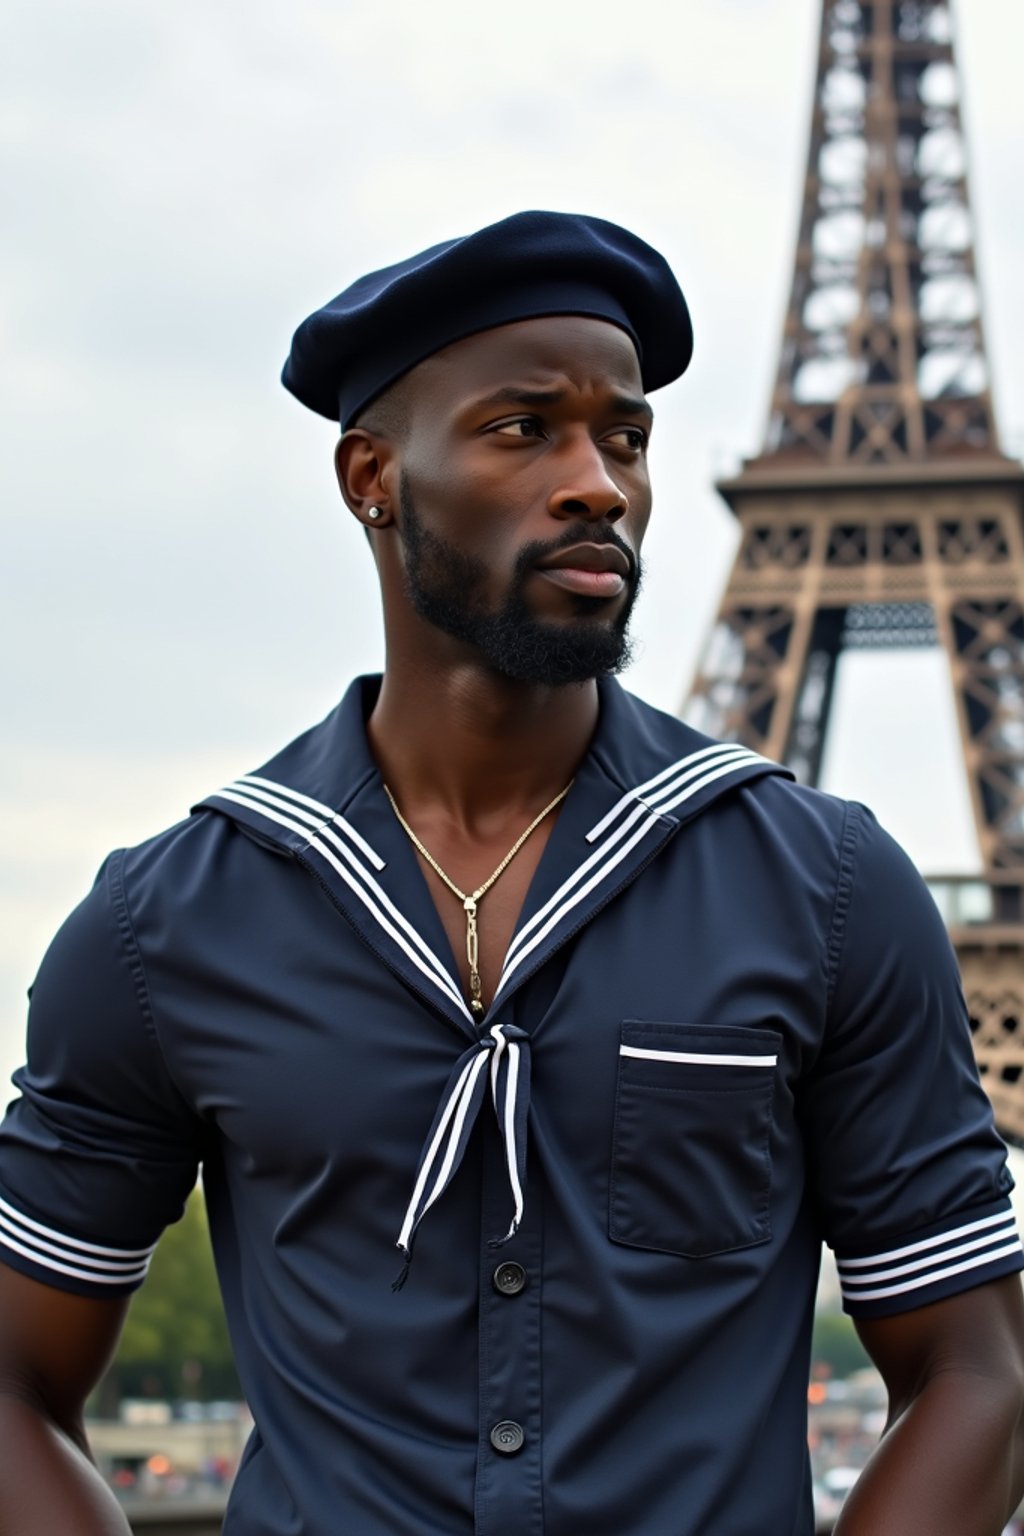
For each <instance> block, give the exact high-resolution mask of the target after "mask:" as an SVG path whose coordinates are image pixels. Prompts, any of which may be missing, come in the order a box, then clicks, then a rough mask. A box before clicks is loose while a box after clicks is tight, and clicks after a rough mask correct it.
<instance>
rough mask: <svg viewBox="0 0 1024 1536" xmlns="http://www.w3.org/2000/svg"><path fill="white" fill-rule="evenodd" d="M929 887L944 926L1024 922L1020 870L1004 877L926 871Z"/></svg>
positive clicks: (1023, 923) (1010, 925) (1023, 893)
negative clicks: (930, 873)
mask: <svg viewBox="0 0 1024 1536" xmlns="http://www.w3.org/2000/svg"><path fill="white" fill-rule="evenodd" d="M925 879H926V883H927V886H928V889H929V890H930V891H931V893H932V896H933V898H934V900H935V905H936V906H937V907H938V909H939V911H940V912H941V914H942V917H943V921H944V922H945V924H946V927H947V928H961V929H962V928H967V929H971V928H982V927H1004V926H1005V927H1014V926H1016V925H1017V924H1022V925H1024V885H1022V882H1021V874H1020V871H1014V872H1013V873H1011V874H1007V875H1006V876H1005V877H1002V878H1001V877H1000V876H999V875H995V876H994V877H991V878H990V877H987V876H986V877H981V876H978V875H927V876H926V877H925Z"/></svg>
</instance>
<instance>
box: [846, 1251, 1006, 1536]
mask: <svg viewBox="0 0 1024 1536" xmlns="http://www.w3.org/2000/svg"><path fill="white" fill-rule="evenodd" d="M857 1331H858V1332H859V1334H860V1336H861V1339H862V1340H863V1342H864V1345H865V1348H866V1349H867V1351H868V1353H869V1354H870V1356H871V1358H872V1359H873V1360H874V1362H875V1364H876V1365H877V1366H878V1369H879V1370H880V1371H881V1373H882V1376H883V1379H884V1381H885V1384H886V1387H887V1389H888V1392H889V1405H890V1406H889V1420H888V1423H887V1425H886V1429H885V1432H884V1434H883V1437H882V1440H881V1443H880V1444H879V1446H878V1448H877V1450H876V1451H875V1453H874V1455H873V1456H872V1457H871V1460H870V1461H869V1462H868V1465H867V1467H866V1469H865V1471H864V1473H863V1474H862V1476H861V1477H860V1479H859V1481H858V1483H857V1485H856V1487H855V1488H854V1490H853V1492H852V1493H851V1495H850V1497H849V1499H848V1500H847V1502H846V1504H845V1506H844V1508H843V1513H842V1515H841V1516H840V1519H839V1523H838V1525H837V1526H836V1536H1000V1533H1001V1532H1002V1530H1003V1528H1004V1526H1005V1524H1006V1522H1007V1521H1008V1520H1009V1518H1010V1517H1011V1515H1012V1514H1013V1512H1014V1510H1015V1509H1016V1508H1017V1504H1018V1502H1019V1500H1020V1498H1021V1496H1022V1493H1024V1303H1022V1300H1021V1287H1020V1282H1019V1280H1018V1279H1017V1277H1016V1276H1010V1277H1007V1278H1006V1279H1003V1280H995V1281H992V1282H991V1283H990V1284H987V1285H981V1286H978V1287H977V1288H976V1289H975V1290H970V1291H964V1292H962V1293H961V1294H960V1295H958V1296H952V1297H950V1298H948V1299H947V1300H945V1301H937V1302H934V1303H933V1304H932V1305H931V1306H926V1307H921V1308H920V1309H919V1310H918V1311H913V1312H904V1313H900V1314H899V1315H898V1316H895V1317H885V1318H873V1319H871V1320H870V1321H868V1320H865V1319H860V1320H858V1322H857Z"/></svg>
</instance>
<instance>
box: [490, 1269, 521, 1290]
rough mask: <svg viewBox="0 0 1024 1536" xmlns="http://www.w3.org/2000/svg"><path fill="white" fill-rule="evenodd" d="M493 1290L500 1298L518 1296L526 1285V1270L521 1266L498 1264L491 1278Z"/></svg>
mask: <svg viewBox="0 0 1024 1536" xmlns="http://www.w3.org/2000/svg"><path fill="white" fill-rule="evenodd" d="M491 1283H492V1284H493V1286H494V1289H495V1290H496V1291H498V1292H499V1293H500V1295H502V1296H518V1295H519V1292H520V1291H521V1290H522V1289H523V1286H524V1285H525V1284H526V1270H525V1269H524V1268H523V1266H522V1265H521V1264H516V1263H514V1262H509V1263H505V1264H499V1265H498V1267H497V1269H496V1270H495V1271H494V1274H493V1275H492V1276H491Z"/></svg>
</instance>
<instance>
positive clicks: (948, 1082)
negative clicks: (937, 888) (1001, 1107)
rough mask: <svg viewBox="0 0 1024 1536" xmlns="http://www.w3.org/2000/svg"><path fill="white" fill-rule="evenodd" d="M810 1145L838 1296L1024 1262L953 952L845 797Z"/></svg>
mask: <svg viewBox="0 0 1024 1536" xmlns="http://www.w3.org/2000/svg"><path fill="white" fill-rule="evenodd" d="M830 960H831V997H830V1009H829V1021H828V1029H827V1033H826V1038H825V1043H824V1045H823V1047H822V1050H821V1053H820V1055H819V1058H818V1060H817V1062H816V1064H815V1068H814V1070H813V1072H812V1074H811V1076H810V1079H809V1081H808V1082H807V1084H806V1086H805V1091H804V1094H803V1114H804V1117H805V1125H806V1129H807V1136H808V1161H809V1166H810V1171H811V1180H812V1184H813V1187H814V1190H815V1194H816V1199H817V1203H818V1209H819V1214H820V1220H821V1224H822V1228H823V1231H824V1234H825V1237H826V1240H827V1241H828V1242H829V1244H830V1245H831V1247H832V1248H833V1249H834V1250H835V1254H836V1260H837V1264H838V1269H839V1277H840V1282H841V1286H842V1295H843V1305H844V1307H845V1309H846V1310H847V1311H848V1312H850V1313H852V1314H853V1315H855V1316H862V1317H873V1316H886V1315H889V1314H893V1313H897V1312H902V1311H908V1310H911V1309H913V1308H915V1307H920V1306H924V1305H926V1304H928V1303H929V1302H933V1301H938V1300H940V1299H942V1298H943V1297H946V1296H951V1295H954V1294H956V1293H957V1292H959V1291H963V1290H967V1289H969V1288H970V1287H972V1286H975V1285H980V1284H982V1283H984V1282H986V1281H989V1280H994V1279H997V1278H999V1277H1001V1276H1003V1275H1007V1274H1011V1273H1013V1272H1015V1271H1017V1270H1020V1269H1021V1268H1024V1252H1022V1249H1021V1244H1020V1240H1019V1238H1018V1236H1017V1231H1016V1225H1015V1221H1014V1216H1013V1211H1012V1208H1011V1205H1010V1201H1009V1198H1008V1197H1009V1193H1010V1190H1011V1189H1012V1188H1013V1179H1012V1177H1011V1175H1010V1172H1009V1169H1008V1167H1007V1164H1006V1148H1005V1146H1004V1144H1003V1142H1002V1141H1001V1139H1000V1138H999V1136H998V1135H997V1133H996V1130H995V1125H994V1123H993V1117H992V1110H991V1106H990V1104H989V1100H988V1097H987V1095H986V1094H985V1091H984V1089H983V1088H982V1086H981V1083H980V1081H979V1078H978V1073H977V1068H976V1065H975V1061H974V1053H973V1050H972V1047H971V1037H970V1026H969V1023H968V1016H967V1007H966V1004H965V1001H964V997H963V991H962V988H961V985H960V978H959V973H958V970H957V963H956V956H955V954H954V952H953V948H952V945H951V944H950V941H949V936H948V934H947V933H946V930H945V928H944V926H943V924H942V920H941V918H940V917H939V914H938V911H937V909H936V907H935V904H934V902H933V901H932V899H931V896H930V894H929V892H928V890H927V887H926V886H925V885H924V882H923V881H922V880H921V878H920V876H919V875H918V873H917V871H916V870H915V869H914V867H913V865H912V864H911V863H910V860H909V859H908V858H907V856H906V855H905V854H904V853H903V851H902V850H901V849H900V848H899V846H898V845H897V844H896V843H895V842H894V841H893V840H892V838H890V837H889V836H888V835H887V834H886V833H885V832H883V831H882V829H881V828H880V827H879V826H878V824H877V822H876V821H875V820H874V818H873V817H872V816H871V814H870V812H868V811H866V810H865V809H864V808H863V807H862V806H856V805H854V806H851V807H850V808H849V812H848V816H847V822H846V828H845V833H844V839H843V848H842V858H841V867H840V874H839V881H838V885H837V894H836V907H835V915H834V922H833V928H832V948H831V955H830Z"/></svg>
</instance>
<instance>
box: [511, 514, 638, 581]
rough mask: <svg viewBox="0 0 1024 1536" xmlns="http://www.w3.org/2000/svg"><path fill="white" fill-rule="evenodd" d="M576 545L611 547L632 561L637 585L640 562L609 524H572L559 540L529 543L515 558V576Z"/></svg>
mask: <svg viewBox="0 0 1024 1536" xmlns="http://www.w3.org/2000/svg"><path fill="white" fill-rule="evenodd" d="M576 544H611V545H613V546H614V548H615V549H617V550H618V551H619V552H620V553H621V554H622V555H624V556H625V558H626V560H628V562H629V580H630V581H632V582H635V581H636V580H637V579H638V577H639V575H640V559H639V556H638V555H637V553H636V551H635V550H634V549H631V548H630V546H629V545H628V544H627V543H626V541H625V539H624V538H622V536H621V534H618V533H616V531H615V529H614V528H613V527H612V526H611V524H610V523H604V524H602V523H585V522H578V523H571V524H570V525H569V527H567V528H566V529H565V530H564V532H562V533H560V534H559V536H558V538H557V539H535V540H534V541H533V543H532V544H526V545H524V547H523V548H522V549H521V550H520V551H519V555H518V557H517V559H516V574H517V575H525V574H526V573H527V572H528V571H530V570H531V569H532V567H533V566H535V565H536V564H537V562H538V560H544V559H546V558H547V557H548V556H549V555H557V554H560V553H561V552H562V550H563V549H572V548H573V546H574V545H576Z"/></svg>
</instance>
